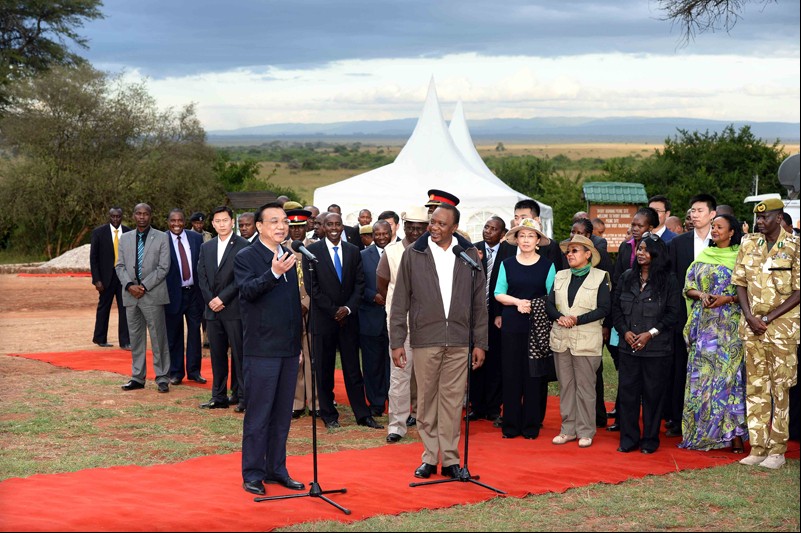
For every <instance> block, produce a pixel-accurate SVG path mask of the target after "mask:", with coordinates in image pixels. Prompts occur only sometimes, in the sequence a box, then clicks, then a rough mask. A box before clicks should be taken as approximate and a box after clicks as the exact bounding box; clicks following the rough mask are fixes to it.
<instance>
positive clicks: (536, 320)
mask: <svg viewBox="0 0 801 533" xmlns="http://www.w3.org/2000/svg"><path fill="white" fill-rule="evenodd" d="M545 298H546V296H540V297H537V298H534V299H533V300H531V315H530V316H531V325H530V327H529V333H528V374H529V376H530V377H532V378H543V379H545V380H547V381H556V367H555V366H554V361H553V351H551V341H550V336H551V319H550V318H549V317H548V314H547V313H546V312H545Z"/></svg>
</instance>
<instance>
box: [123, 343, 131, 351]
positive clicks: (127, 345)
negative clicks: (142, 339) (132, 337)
mask: <svg viewBox="0 0 801 533" xmlns="http://www.w3.org/2000/svg"><path fill="white" fill-rule="evenodd" d="M120 349H121V350H125V351H128V352H130V351H131V345H130V344H120Z"/></svg>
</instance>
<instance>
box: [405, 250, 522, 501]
mask: <svg viewBox="0 0 801 533" xmlns="http://www.w3.org/2000/svg"><path fill="white" fill-rule="evenodd" d="M464 263H465V264H466V265H467V266H468V267H470V280H471V283H470V289H471V294H472V291H473V287H475V285H476V269H475V268H473V267H472V266H470V264H469V263H467V261H464ZM473 322H474V317H473V305H472V303H471V304H470V322H469V324H470V327H469V328H468V330H469V333H468V341H467V390H466V391H465V392H466V394H467V397H468V398H469V397H470V377H471V376H472V374H473ZM469 451H470V417H469V416H467V417H465V423H464V466H463V467H462V468H460V469H459V475H458V476H457V477H453V478H447V479H435V480H434V481H419V482H414V483H409V486H410V487H421V486H423V485H438V484H440V483H451V482H453V481H461V482H462V483H467V482H470V483H475V484H476V485H480V486H482V487H484V488H485V489H489V490H492V491H495V492H497V493H498V494H506V492H505V491H502V490H500V489H496V488H495V487H492V486H490V485H487V484H486V483H482V482H481V481H478V480H479V479H480V478H481V476H473V475H471V474H470V470H469V469H468V468H467V459H468V453H469Z"/></svg>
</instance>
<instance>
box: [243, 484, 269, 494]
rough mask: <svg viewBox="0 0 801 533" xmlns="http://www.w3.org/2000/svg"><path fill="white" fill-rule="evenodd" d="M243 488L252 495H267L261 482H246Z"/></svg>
mask: <svg viewBox="0 0 801 533" xmlns="http://www.w3.org/2000/svg"><path fill="white" fill-rule="evenodd" d="M242 488H243V489H245V490H246V491H248V492H249V493H251V494H257V495H259V496H264V495H265V494H267V491H265V490H264V483H262V482H261V481H245V482H244V483H242Z"/></svg>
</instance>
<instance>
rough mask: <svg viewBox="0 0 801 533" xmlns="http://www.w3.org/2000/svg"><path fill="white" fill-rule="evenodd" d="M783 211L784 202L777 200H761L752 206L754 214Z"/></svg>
mask: <svg viewBox="0 0 801 533" xmlns="http://www.w3.org/2000/svg"><path fill="white" fill-rule="evenodd" d="M779 210H781V211H783V210H784V202H782V201H781V200H779V199H778V198H769V199H767V200H762V201H761V202H759V203H758V204H757V205H756V206H754V213H767V212H768V211H779Z"/></svg>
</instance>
